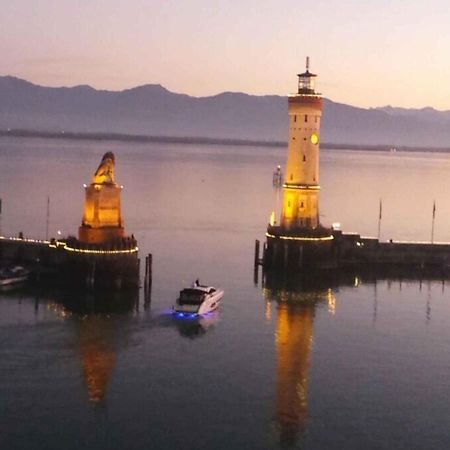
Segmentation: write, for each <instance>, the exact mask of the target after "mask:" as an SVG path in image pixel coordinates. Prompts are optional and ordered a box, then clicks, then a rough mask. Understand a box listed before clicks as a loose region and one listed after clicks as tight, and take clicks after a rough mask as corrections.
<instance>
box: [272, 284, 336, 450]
mask: <svg viewBox="0 0 450 450" xmlns="http://www.w3.org/2000/svg"><path fill="white" fill-rule="evenodd" d="M264 296H265V299H266V317H267V302H270V301H271V300H276V301H277V322H276V331H275V346H276V353H277V366H276V401H275V414H274V422H275V424H276V428H277V431H278V433H279V439H280V443H281V444H282V445H288V446H290V445H293V444H295V443H296V441H297V439H298V435H299V433H301V432H302V431H303V430H304V429H305V428H306V422H307V417H308V395H307V392H308V378H309V367H310V359H311V349H312V344H313V323H314V315H315V308H316V304H317V303H318V302H323V303H324V304H327V305H328V310H329V311H330V313H332V314H334V312H335V310H336V299H335V297H334V295H333V292H332V290H331V289H327V290H321V291H313V292H301V291H289V290H285V289H279V290H271V289H264Z"/></svg>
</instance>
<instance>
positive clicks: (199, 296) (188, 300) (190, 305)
mask: <svg viewBox="0 0 450 450" xmlns="http://www.w3.org/2000/svg"><path fill="white" fill-rule="evenodd" d="M223 294H224V292H223V290H222V289H216V288H215V287H213V286H204V285H200V284H199V283H198V281H196V282H195V283H194V284H193V285H192V287H189V288H185V289H183V290H181V291H180V296H179V297H178V298H177V301H176V304H175V306H174V307H173V310H174V312H175V313H179V314H188V315H190V314H199V315H202V314H207V313H209V312H211V311H214V310H215V309H217V307H218V306H219V304H220V301H221V300H222V297H223Z"/></svg>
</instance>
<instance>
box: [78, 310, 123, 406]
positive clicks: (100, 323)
mask: <svg viewBox="0 0 450 450" xmlns="http://www.w3.org/2000/svg"><path fill="white" fill-rule="evenodd" d="M78 331H79V348H80V358H81V365H82V368H83V374H84V379H85V383H86V387H87V391H88V398H89V401H90V402H92V403H95V404H100V403H102V402H103V401H104V400H105V397H106V392H107V388H108V383H109V380H110V378H111V374H112V371H113V369H114V366H115V362H116V354H115V351H114V341H115V327H114V322H113V321H112V320H111V319H109V318H108V317H105V316H86V317H84V318H83V319H82V320H80V322H79V329H78Z"/></svg>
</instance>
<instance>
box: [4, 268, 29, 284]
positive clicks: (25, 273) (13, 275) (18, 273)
mask: <svg viewBox="0 0 450 450" xmlns="http://www.w3.org/2000/svg"><path fill="white" fill-rule="evenodd" d="M29 276H30V271H29V270H28V269H25V267H22V266H13V267H5V268H3V269H0V287H2V286H11V285H13V284H19V283H23V282H24V281H26V280H28V278H29Z"/></svg>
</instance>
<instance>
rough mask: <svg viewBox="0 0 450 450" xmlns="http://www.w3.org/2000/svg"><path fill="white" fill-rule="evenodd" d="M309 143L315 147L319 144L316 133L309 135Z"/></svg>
mask: <svg viewBox="0 0 450 450" xmlns="http://www.w3.org/2000/svg"><path fill="white" fill-rule="evenodd" d="M311 143H312V144H314V145H317V144H318V143H319V136H318V135H317V133H313V134H312V135H311Z"/></svg>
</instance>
